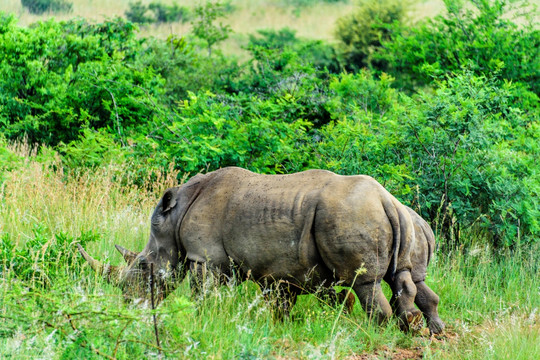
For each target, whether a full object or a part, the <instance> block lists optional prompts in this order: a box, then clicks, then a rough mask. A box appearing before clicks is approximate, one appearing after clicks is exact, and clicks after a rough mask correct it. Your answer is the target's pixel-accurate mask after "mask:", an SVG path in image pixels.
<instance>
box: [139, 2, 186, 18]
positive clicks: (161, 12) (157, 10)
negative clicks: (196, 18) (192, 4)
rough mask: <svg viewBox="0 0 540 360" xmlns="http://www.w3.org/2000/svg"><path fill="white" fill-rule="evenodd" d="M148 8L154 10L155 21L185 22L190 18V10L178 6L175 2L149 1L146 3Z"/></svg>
mask: <svg viewBox="0 0 540 360" xmlns="http://www.w3.org/2000/svg"><path fill="white" fill-rule="evenodd" d="M148 9H150V10H152V11H153V12H154V15H155V17H156V22H158V23H169V22H175V21H179V22H182V23H184V22H187V21H189V19H190V16H191V11H190V10H189V8H187V7H185V6H179V5H178V4H177V3H173V4H172V5H165V4H162V3H160V2H151V3H150V4H149V5H148Z"/></svg>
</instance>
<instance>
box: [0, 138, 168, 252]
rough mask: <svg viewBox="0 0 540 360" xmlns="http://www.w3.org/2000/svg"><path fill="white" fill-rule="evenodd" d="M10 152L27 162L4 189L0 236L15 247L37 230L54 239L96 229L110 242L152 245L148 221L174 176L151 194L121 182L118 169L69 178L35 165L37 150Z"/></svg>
mask: <svg viewBox="0 0 540 360" xmlns="http://www.w3.org/2000/svg"><path fill="white" fill-rule="evenodd" d="M10 150H11V151H13V152H14V153H16V154H17V155H19V156H21V157H22V158H23V159H24V163H23V164H22V165H21V166H20V167H19V168H18V169H16V170H13V171H12V172H11V173H10V174H9V180H8V181H6V182H5V183H4V184H2V185H1V186H0V200H1V202H2V206H1V207H0V218H1V219H2V222H0V234H2V233H8V234H12V235H13V236H14V239H13V240H14V241H15V243H16V244H22V243H24V242H25V241H26V240H27V239H30V238H32V236H33V230H34V228H35V226H36V225H42V226H45V227H46V229H47V230H48V233H49V234H50V236H51V237H53V236H54V234H57V233H60V232H67V233H69V234H81V233H82V232H84V231H88V230H90V229H91V230H93V231H97V232H99V233H100V234H102V235H103V236H104V237H107V238H108V243H114V242H116V243H121V244H123V245H124V246H128V247H133V248H136V249H138V250H140V249H142V248H143V247H144V245H145V244H146V241H147V240H148V238H147V236H148V233H149V229H148V228H149V221H148V219H149V217H150V215H151V213H152V211H153V208H154V207H155V205H156V204H157V200H158V199H159V197H160V196H161V194H162V193H163V190H164V189H165V188H167V187H170V186H174V185H175V184H176V183H177V181H176V178H175V175H176V173H175V172H173V173H171V174H169V175H161V174H158V177H157V179H156V181H155V184H156V186H155V188H154V189H153V190H152V191H149V190H147V189H144V188H139V187H137V186H135V185H129V186H126V185H123V184H122V183H121V182H118V181H116V180H115V179H118V178H119V175H122V174H121V173H120V172H121V171H122V170H121V169H118V168H115V167H113V166H109V167H105V168H101V169H98V170H95V171H85V172H82V173H78V174H65V173H64V172H63V171H62V167H61V166H59V160H57V162H55V161H54V160H52V161H49V162H48V163H47V164H43V163H40V162H37V161H35V156H36V154H35V151H33V150H32V149H30V148H29V147H28V145H25V144H22V145H21V144H19V145H12V147H11V149H10ZM128 168H129V167H125V169H128ZM96 245H97V244H96ZM95 250H96V251H97V252H98V253H101V254H103V255H104V256H105V257H110V256H111V255H112V254H113V253H114V254H115V255H116V253H115V252H114V251H113V250H114V247H112V246H110V248H107V249H103V248H100V249H95ZM115 257H118V256H115ZM118 259H120V258H119V257H118Z"/></svg>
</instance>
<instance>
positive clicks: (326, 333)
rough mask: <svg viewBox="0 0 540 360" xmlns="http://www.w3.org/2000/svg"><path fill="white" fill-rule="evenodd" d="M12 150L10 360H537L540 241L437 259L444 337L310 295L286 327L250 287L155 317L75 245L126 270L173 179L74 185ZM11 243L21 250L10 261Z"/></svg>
mask: <svg viewBox="0 0 540 360" xmlns="http://www.w3.org/2000/svg"><path fill="white" fill-rule="evenodd" d="M13 151H14V152H16V153H18V154H19V155H20V158H21V159H22V160H21V162H20V164H19V165H18V166H16V167H15V170H12V171H10V172H9V173H5V174H3V176H2V177H0V178H3V179H6V180H5V181H4V183H2V184H1V185H0V200H1V202H0V218H1V219H2V222H1V223H0V226H1V227H0V239H1V240H0V241H1V242H2V245H3V246H2V247H0V251H3V252H0V259H2V260H0V266H1V269H2V272H1V274H0V358H2V359H36V358H47V359H75V358H85V359H101V358H118V359H136V358H158V357H159V356H160V355H159V353H160V352H161V353H162V354H163V355H164V356H165V358H173V359H175V358H186V359H187V358H189V359H212V358H213V359H259V358H263V359H267V358H270V359H273V358H275V359H347V358H349V359H354V358H355V357H354V356H355V355H360V354H371V355H372V356H373V358H390V357H392V356H394V355H396V354H400V356H405V357H407V356H409V357H415V356H416V357H417V356H420V355H423V357H424V358H428V359H439V358H448V359H454V358H463V359H477V358H478V359H486V358H487V359H533V358H540V346H539V344H540V341H539V340H540V339H539V334H540V324H539V314H538V308H539V306H540V300H539V299H540V296H539V295H540V294H539V289H540V283H539V280H538V262H539V261H538V260H539V256H538V254H539V251H538V250H539V249H538V246H537V245H535V247H533V248H531V249H528V250H525V249H522V250H521V251H516V252H514V253H511V252H505V253H500V254H497V255H494V254H493V251H492V250H490V249H487V248H480V247H478V248H472V249H468V250H467V249H464V248H462V249H458V250H453V251H450V252H448V253H443V252H438V253H437V256H436V258H435V260H434V262H433V264H432V265H431V266H430V269H429V277H428V279H427V282H428V284H429V285H430V286H431V287H432V288H433V290H434V291H435V292H437V293H438V294H439V295H440V297H441V304H440V314H441V317H442V319H443V320H444V321H445V322H446V323H447V330H446V332H445V334H444V335H443V336H442V337H439V338H430V337H429V336H428V335H427V334H426V333H425V332H424V333H420V334H404V333H402V332H400V331H399V329H398V327H397V325H396V323H395V322H391V323H390V324H388V325H387V326H383V327H380V326H378V325H375V324H372V323H370V322H369V321H368V319H366V317H365V315H364V313H363V311H362V310H361V308H360V306H359V305H358V304H357V305H356V306H355V309H354V312H353V313H352V314H350V315H341V314H340V313H339V311H337V310H336V309H333V308H330V307H328V306H326V305H324V304H321V303H320V302H319V301H318V299H317V298H316V296H314V295H308V296H301V297H300V299H299V302H298V304H297V305H296V306H295V307H294V309H293V311H292V314H291V318H290V319H286V320H285V321H283V322H276V321H274V319H273V315H272V311H271V309H270V307H269V306H268V304H267V303H266V302H265V301H264V299H263V296H262V294H261V292H260V290H259V289H258V287H257V286H256V285H255V284H253V283H251V282H245V283H242V284H237V285H231V286H223V287H220V288H210V290H209V291H208V293H207V295H206V296H205V298H204V300H202V301H198V302H196V301H193V300H192V299H191V294H190V289H189V286H188V282H187V281H184V282H183V283H181V284H180V286H179V288H178V289H177V290H176V291H175V292H174V293H173V294H172V295H170V296H169V297H168V298H167V299H166V300H165V301H164V302H163V303H162V304H161V305H160V306H159V307H158V309H157V310H155V311H154V312H153V311H152V310H151V309H149V308H148V306H146V307H144V306H133V305H130V304H126V303H124V301H123V297H122V295H121V292H120V290H119V289H117V288H115V287H114V286H111V285H109V284H108V283H106V282H105V281H104V280H103V279H101V278H99V277H98V276H96V274H95V273H94V272H92V271H91V270H90V269H89V267H88V266H87V265H86V264H85V263H84V262H83V261H82V259H81V258H80V256H79V255H78V253H77V252H76V248H75V246H74V244H75V241H81V242H84V243H86V247H87V249H88V251H89V252H90V253H92V254H93V255H95V257H96V258H99V259H105V260H108V261H111V262H112V263H114V264H121V263H122V261H123V260H122V259H121V256H120V254H118V253H117V252H116V251H113V250H114V246H113V244H114V243H115V242H116V243H119V244H122V245H123V246H126V247H128V248H131V249H133V250H140V249H142V247H143V246H144V244H145V243H146V239H147V236H148V232H149V228H148V227H149V221H148V220H149V216H150V214H151V212H152V209H153V207H154V206H155V204H156V203H157V199H158V197H159V195H160V194H161V192H162V191H163V189H164V188H165V187H167V186H171V185H173V184H174V182H175V181H174V177H173V176H169V177H165V176H163V177H162V178H161V179H159V180H158V181H157V182H155V184H159V185H160V186H157V187H156V189H155V190H153V191H147V190H143V189H140V188H137V187H134V186H126V185H124V186H122V185H120V184H119V183H118V182H116V181H114V179H115V177H116V178H117V177H118V175H119V173H122V171H124V169H122V168H120V169H103V170H97V171H95V172H89V173H85V174H79V175H78V176H73V175H67V174H64V173H62V172H61V171H57V170H54V169H55V168H58V166H55V162H54V161H55V160H49V161H48V162H43V161H42V160H40V161H36V157H35V156H31V155H29V150H28V149H26V148H25V147H22V148H18V149H14V150H13ZM56 165H58V164H56ZM8 243H12V244H13V246H14V248H13V249H12V250H10V251H9V252H6V250H5V249H6V246H7V244H8ZM1 249H4V250H1ZM25 249H26V250H25ZM386 291H388V289H386ZM153 313H155V314H156V315H157V323H158V330H159V339H160V342H161V347H160V348H159V349H158V348H157V346H156V338H155V335H154V328H153V320H152V314H153ZM407 354H408V355H407Z"/></svg>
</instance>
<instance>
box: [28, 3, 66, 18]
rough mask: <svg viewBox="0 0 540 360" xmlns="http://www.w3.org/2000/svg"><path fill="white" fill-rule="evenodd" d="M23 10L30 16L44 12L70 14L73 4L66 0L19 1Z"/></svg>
mask: <svg viewBox="0 0 540 360" xmlns="http://www.w3.org/2000/svg"><path fill="white" fill-rule="evenodd" d="M21 4H22V6H23V7H24V8H26V9H28V11H29V12H30V13H31V14H38V15H40V14H43V13H46V12H70V11H71V10H72V8H73V4H72V3H70V2H68V1H67V0H21Z"/></svg>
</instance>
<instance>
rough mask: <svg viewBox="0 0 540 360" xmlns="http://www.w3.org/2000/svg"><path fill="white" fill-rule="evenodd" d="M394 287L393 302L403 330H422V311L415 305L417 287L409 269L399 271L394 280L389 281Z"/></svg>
mask: <svg viewBox="0 0 540 360" xmlns="http://www.w3.org/2000/svg"><path fill="white" fill-rule="evenodd" d="M389 284H390V287H391V288H392V299H391V301H390V302H391V304H392V308H393V309H394V312H395V315H396V316H397V317H398V321H399V325H400V327H401V329H402V330H404V331H409V330H414V331H417V330H420V329H421V328H422V325H423V321H422V312H421V311H420V310H418V309H416V308H415V307H414V301H415V298H416V294H417V288H416V286H415V284H414V282H413V281H412V278H411V273H410V272H409V271H402V272H400V273H398V274H397V275H396V276H395V278H394V280H393V281H390V282H389Z"/></svg>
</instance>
